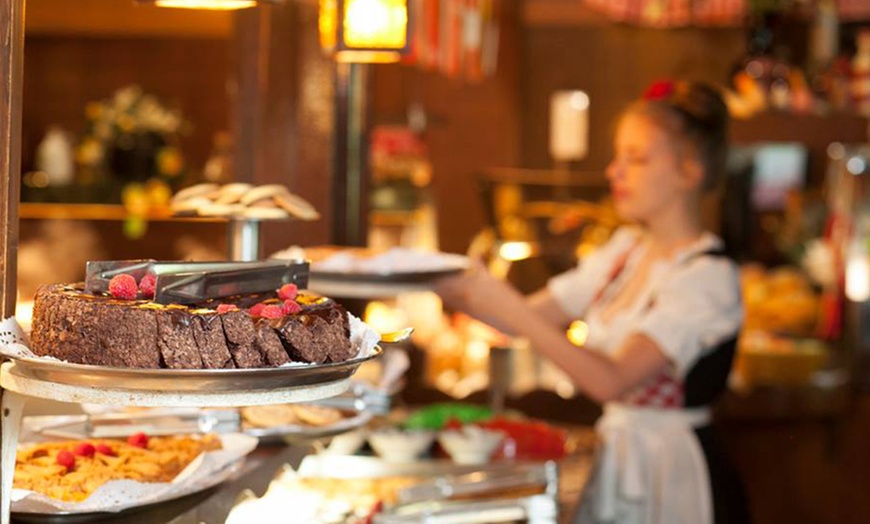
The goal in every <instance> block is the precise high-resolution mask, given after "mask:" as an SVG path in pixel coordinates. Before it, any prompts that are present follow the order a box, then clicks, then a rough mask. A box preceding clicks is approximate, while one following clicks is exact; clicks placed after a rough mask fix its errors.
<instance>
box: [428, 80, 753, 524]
mask: <svg viewBox="0 0 870 524" xmlns="http://www.w3.org/2000/svg"><path fill="white" fill-rule="evenodd" d="M727 123H728V112H727V108H726V106H725V104H724V103H723V101H722V98H721V97H720V95H719V93H718V92H717V91H716V90H715V89H714V88H712V87H709V86H707V85H704V84H700V83H692V82H686V81H681V82H670V81H666V82H658V83H655V84H653V85H652V86H650V88H648V89H647V91H646V92H645V93H644V96H643V97H642V98H641V99H640V100H638V101H636V102H635V103H633V104H632V105H631V106H629V108H628V109H627V110H626V111H625V113H624V114H623V115H622V117H621V118H620V120H619V123H618V127H617V131H616V136H615V148H614V149H615V156H614V158H613V160H612V162H611V163H610V165H609V166H608V167H607V179H608V181H609V182H610V186H611V191H612V194H613V199H614V204H615V206H616V210H617V211H618V212H619V213H620V215H621V216H622V217H623V218H625V219H626V220H627V221H629V222H630V223H632V225H630V226H625V227H622V228H620V229H619V230H617V231H616V232H615V233H614V235H613V236H612V238H611V239H610V241H609V242H608V243H607V244H606V245H604V246H603V247H601V248H600V249H599V250H598V251H596V252H595V253H594V254H593V255H591V256H589V257H587V258H586V259H585V260H583V261H582V262H581V264H579V266H578V267H577V268H576V269H574V270H571V271H568V272H567V273H564V274H562V275H559V276H556V277H555V278H553V279H551V280H550V281H549V283H548V285H547V286H546V288H545V289H543V290H542V291H539V292H538V293H536V294H534V295H533V296H531V297H530V298H526V297H523V296H521V295H520V294H519V292H517V291H516V290H515V289H514V288H512V287H511V286H510V285H508V284H507V283H505V282H503V281H500V280H497V279H495V278H493V277H491V276H490V275H488V274H487V273H486V272H485V271H482V270H480V269H476V270H472V271H470V272H468V273H466V274H464V275H460V276H457V277H453V278H448V279H444V280H442V281H441V282H440V283H439V286H438V292H439V294H440V295H441V297H442V299H443V300H444V302H445V304H446V305H447V306H448V307H452V308H454V309H458V310H462V311H465V312H467V313H469V314H471V315H473V316H475V317H477V318H479V319H481V320H483V321H484V322H487V323H489V324H491V325H493V326H494V327H496V328H499V329H501V330H502V331H504V332H507V333H510V334H513V335H516V336H521V337H525V338H527V339H528V340H529V341H530V342H531V344H532V347H534V348H535V350H537V351H538V352H540V353H541V354H542V355H544V356H545V357H547V358H549V359H550V360H551V361H552V362H554V363H555V364H557V365H559V366H560V367H561V368H562V369H563V370H564V371H565V372H566V373H567V375H568V376H569V377H570V378H571V379H572V381H573V382H574V383H575V384H576V386H577V387H578V388H579V389H580V390H581V391H582V392H583V393H584V394H586V395H588V396H589V397H591V398H592V399H594V400H596V401H598V402H601V403H603V404H604V414H603V416H602V417H601V419H600V420H599V421H598V423H597V424H596V429H597V431H598V432H599V434H600V436H601V438H602V443H603V445H602V452H601V455H600V460H599V462H598V467H597V469H596V473H595V475H594V477H593V479H592V481H591V482H590V485H589V488H588V489H587V490H586V495H585V497H584V500H583V501H582V502H581V505H580V510H579V514H578V517H577V518H578V522H584V523H585V522H618V523H626V522H629V523H633V522H637V523H662V524H679V523H685V524H711V523H713V522H715V523H716V524H723V523H730V522H734V523H741V524H743V523H746V522H748V520H749V518H748V515H747V514H746V505H745V500H744V498H743V493H742V490H741V488H740V484H739V482H738V481H737V478H736V476H735V475H734V474H733V472H732V470H731V468H730V466H729V465H728V463H727V460H725V458H724V454H723V452H722V450H721V449H720V448H719V446H718V442H717V441H716V440H715V438H714V435H713V433H712V431H711V428H710V425H709V424H710V413H709V405H710V403H711V402H712V401H713V400H714V399H715V398H716V397H717V396H718V394H719V393H721V392H722V390H723V389H724V388H725V386H726V380H727V377H728V373H729V371H730V368H731V361H732V358H733V355H734V348H735V341H736V338H737V334H738V331H739V329H740V325H741V322H742V318H743V309H742V304H741V297H740V286H739V277H738V271H737V268H736V266H735V265H734V264H733V263H732V262H731V261H730V260H728V259H727V258H725V257H723V256H721V251H722V242H721V240H720V239H719V238H717V237H716V236H714V235H713V234H711V233H709V232H706V231H704V229H703V227H702V226H701V219H700V200H701V196H702V193H703V192H704V191H705V190H707V189H710V188H712V187H714V186H715V185H716V182H717V181H718V179H719V177H720V176H721V175H722V174H723V172H724V168H725V157H726V153H727ZM580 317H583V318H584V319H585V320H586V322H587V324H588V326H589V336H588V340H587V342H586V345H585V346H584V347H583V348H577V347H575V346H573V345H572V344H571V343H570V342H569V341H568V340H567V338H566V337H565V326H566V325H567V323H568V322H570V321H571V320H574V319H577V318H580Z"/></svg>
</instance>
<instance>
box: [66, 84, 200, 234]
mask: <svg viewBox="0 0 870 524" xmlns="http://www.w3.org/2000/svg"><path fill="white" fill-rule="evenodd" d="M85 117H86V120H87V125H86V131H85V134H84V136H83V137H82V139H81V141H80V143H79V145H78V147H77V150H76V164H77V166H78V173H79V181H80V182H81V183H82V184H85V185H89V184H97V183H106V184H110V185H111V184H112V183H113V182H121V185H122V186H123V187H122V188H121V191H120V200H121V203H122V204H123V205H124V208H125V209H126V210H127V213H128V215H129V216H128V220H127V221H126V223H125V231H126V232H127V234H128V236H130V237H133V238H135V237H138V236H141V235H142V234H144V231H145V223H146V218H147V217H148V216H149V215H153V214H163V213H168V207H169V200H170V198H171V197H172V189H173V187H174V186H177V185H179V183H180V182H181V180H182V178H183V175H184V173H185V169H186V166H185V162H184V158H183V156H182V154H181V148H180V146H179V144H178V139H179V137H180V136H181V135H182V134H184V133H186V132H187V130H188V128H189V124H188V123H187V122H186V121H185V120H184V118H183V117H182V115H181V112H180V111H178V110H177V109H173V108H170V107H167V106H165V105H163V104H162V103H161V101H160V100H159V99H158V98H157V97H156V96H154V95H151V94H148V93H145V92H144V91H143V90H142V88H141V87H139V86H138V85H128V86H125V87H122V88H121V89H118V90H117V91H116V92H115V93H114V94H113V95H112V96H111V97H110V98H108V99H105V100H100V101H95V102H90V103H88V104H87V105H86V106H85Z"/></svg>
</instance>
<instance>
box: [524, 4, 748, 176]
mask: <svg viewBox="0 0 870 524" xmlns="http://www.w3.org/2000/svg"><path fill="white" fill-rule="evenodd" d="M743 52H744V36H743V31H742V30H739V29H679V30H668V31H662V30H657V29H643V28H636V27H628V26H623V25H618V24H613V23H609V22H601V21H595V20H588V21H578V22H576V23H574V24H568V23H565V22H562V21H557V20H549V19H544V20H540V19H531V20H529V23H528V24H527V25H526V27H525V30H524V33H523V44H522V58H521V64H522V71H523V74H522V75H521V87H520V92H521V93H522V106H521V121H522V144H523V149H522V163H523V166H525V167H535V168H550V167H552V166H553V161H552V159H551V158H550V155H549V150H548V144H549V103H550V95H551V94H552V92H553V91H556V90H560V89H580V90H583V91H585V92H586V93H587V94H588V95H589V98H590V106H589V123H590V135H589V155H588V157H587V158H586V159H585V160H583V161H581V162H577V163H576V164H575V165H574V166H573V167H574V168H576V169H578V170H582V171H594V172H600V171H602V170H603V168H604V167H605V166H606V165H607V163H608V161H609V159H610V154H611V144H610V141H611V135H612V133H613V127H614V121H615V119H616V117H617V116H618V114H619V113H620V111H621V110H622V109H623V108H624V107H625V106H626V105H627V104H628V103H629V102H630V101H631V100H633V99H635V98H636V97H638V96H639V95H640V94H641V92H642V91H643V89H644V87H645V86H646V85H648V84H649V83H650V82H651V81H653V80H655V79H659V78H689V79H695V80H706V81H711V82H717V83H720V84H726V83H727V81H728V77H729V73H730V71H731V68H732V67H733V65H734V64H735V62H736V60H737V59H738V58H739V57H740V56H741V55H742V54H743Z"/></svg>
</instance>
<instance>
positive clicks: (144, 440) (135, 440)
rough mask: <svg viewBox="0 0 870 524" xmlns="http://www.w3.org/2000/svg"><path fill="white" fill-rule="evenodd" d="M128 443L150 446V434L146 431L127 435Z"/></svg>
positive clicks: (139, 446)
mask: <svg viewBox="0 0 870 524" xmlns="http://www.w3.org/2000/svg"><path fill="white" fill-rule="evenodd" d="M127 444H130V445H131V446H136V447H137V448H147V447H148V435H146V434H145V433H135V434H133V435H130V436H129V437H127Z"/></svg>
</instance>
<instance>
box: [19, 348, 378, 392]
mask: <svg viewBox="0 0 870 524" xmlns="http://www.w3.org/2000/svg"><path fill="white" fill-rule="evenodd" d="M382 352H383V350H382V349H381V348H380V347H379V346H376V347H375V348H374V350H373V351H372V352H371V354H369V355H366V356H364V357H357V358H353V359H350V360H346V361H344V362H330V363H326V364H302V365H298V366H283V367H272V368H250V369H143V368H116V367H107V366H92V365H87V364H73V363H69V362H62V361H59V360H51V359H43V358H29V357H17V358H14V359H13V360H14V361H15V363H16V366H18V367H19V368H22V371H24V372H25V373H26V374H27V375H28V376H30V377H32V378H35V379H39V380H43V381H48V382H55V383H59V384H66V385H70V386H78V387H89V388H111V389H115V390H119V389H129V390H135V391H154V392H165V391H175V392H178V393H185V392H190V393H203V392H210V393H219V392H227V393H233V392H236V391H267V390H272V389H276V388H293V387H299V388H304V387H307V386H317V385H321V384H327V383H334V382H337V381H340V380H343V379H348V378H350V377H351V375H353V374H354V373H355V372H356V370H357V368H358V367H359V366H360V364H362V363H363V362H366V361H368V360H371V359H373V358H376V357H378V356H380V355H381V353H382Z"/></svg>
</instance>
